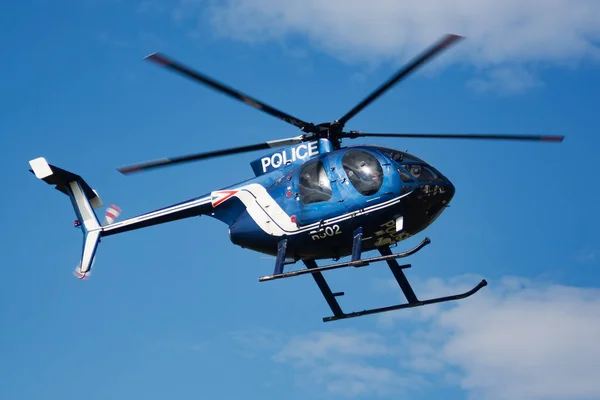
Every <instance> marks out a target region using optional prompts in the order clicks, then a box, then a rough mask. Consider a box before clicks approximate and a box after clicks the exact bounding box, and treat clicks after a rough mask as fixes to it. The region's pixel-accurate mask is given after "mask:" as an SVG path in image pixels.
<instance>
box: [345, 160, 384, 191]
mask: <svg viewBox="0 0 600 400" xmlns="http://www.w3.org/2000/svg"><path fill="white" fill-rule="evenodd" d="M342 166H343V167H344V171H345V172H346V175H348V179H349V180H350V183H352V186H354V188H355V189H356V190H357V191H358V192H359V193H360V194H362V195H363V196H371V195H374V194H375V193H377V192H378V191H379V189H381V186H382V185H383V168H382V167H381V164H380V163H379V161H378V160H377V158H375V156H373V155H371V154H369V153H367V152H365V151H361V150H350V151H349V152H347V153H346V154H344V156H343V157H342Z"/></svg>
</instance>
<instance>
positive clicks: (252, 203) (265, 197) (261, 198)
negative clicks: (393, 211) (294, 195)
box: [226, 183, 411, 236]
mask: <svg viewBox="0 0 600 400" xmlns="http://www.w3.org/2000/svg"><path fill="white" fill-rule="evenodd" d="M234 190H237V191H238V192H237V193H236V194H234V195H233V196H232V197H237V198H238V199H240V201H241V202H242V203H243V204H244V206H245V207H246V210H247V211H248V214H249V215H250V217H251V218H252V220H253V221H254V222H255V223H256V224H257V225H258V226H259V227H260V228H261V229H262V230H263V231H264V232H265V233H267V234H269V235H271V236H283V235H295V234H299V233H303V232H306V231H309V230H311V229H315V228H318V227H319V226H325V225H328V224H331V223H334V222H341V221H344V220H347V219H349V218H354V217H357V216H360V215H363V214H366V213H369V212H373V211H377V210H380V209H383V208H387V207H390V206H392V205H395V204H398V203H399V202H400V200H401V199H402V198H403V197H406V196H407V195H409V194H410V193H411V192H408V193H405V194H403V195H402V196H399V197H396V198H393V199H391V200H388V201H385V202H383V203H380V204H375V205H372V206H369V207H366V208H363V209H361V210H358V211H354V212H350V213H346V214H341V215H338V216H336V217H333V218H330V219H326V220H323V221H319V222H315V223H312V224H310V225H306V226H303V227H302V228H298V226H297V225H296V224H295V223H293V222H292V220H291V217H290V216H289V215H288V214H287V213H286V212H285V211H284V210H283V209H282V208H281V206H280V205H279V204H278V203H277V202H276V201H275V200H274V199H273V197H271V195H270V194H269V193H268V192H267V190H266V189H265V188H264V187H263V186H262V185H260V184H258V183H251V184H249V185H245V186H240V187H238V188H236V189H234ZM228 200H229V199H228ZM228 200H226V201H228Z"/></svg>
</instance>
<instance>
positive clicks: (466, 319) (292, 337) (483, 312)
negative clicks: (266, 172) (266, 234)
mask: <svg viewBox="0 0 600 400" xmlns="http://www.w3.org/2000/svg"><path fill="white" fill-rule="evenodd" d="M413 3H416V2H398V3H397V4H394V3H391V2H383V1H370V2H368V4H366V3H365V2H358V1H351V2H346V3H344V2H342V1H341V0H332V1H330V2H327V3H325V2H319V1H316V0H314V1H313V0H310V1H309V0H307V1H305V2H275V1H274V0H227V1H223V2H215V1H192V0H179V1H164V2H158V1H137V2H136V1H117V0H113V1H94V0H86V1H80V2H76V1H65V2H60V4H56V2H50V1H42V0H39V1H21V2H7V3H6V4H3V5H2V6H1V12H0V32H1V35H0V43H1V48H2V49H3V62H2V64H0V65H1V66H0V71H1V72H2V76H3V77H4V79H2V80H1V81H0V93H2V96H0V110H2V111H0V113H1V114H0V141H1V142H0V143H1V145H2V148H3V149H4V152H3V157H2V159H1V161H0V162H1V163H2V170H3V171H4V172H5V174H4V180H5V182H4V185H3V187H4V191H3V193H4V196H2V197H1V198H0V202H1V205H2V209H4V210H5V212H6V214H5V217H4V221H3V227H4V238H3V240H2V241H1V242H0V243H1V244H0V246H1V252H0V254H1V256H0V257H1V262H0V265H1V266H2V268H1V274H2V275H1V277H0V332H1V335H0V376H1V377H2V378H1V379H0V398H3V399H11V400H12V399H15V400H17V399H39V398H44V399H61V400H66V399H76V398H82V397H85V398H87V399H106V398H111V399H129V398H132V397H136V398H145V399H148V400H150V399H163V398H165V397H169V398H180V399H188V398H189V399H191V398H194V399H197V398H214V399H221V398H222V399H229V398H248V399H255V398H256V399H259V398H260V399H271V398H273V399H275V398H286V399H290V400H293V399H306V398H315V399H339V398H383V399H391V398H398V396H410V398H413V399H438V398H442V397H443V398H446V399H470V398H477V399H492V400H500V399H511V400H515V399H529V400H531V399H534V400H537V399H549V398H552V399H588V398H598V397H600V389H599V386H598V385H597V383H596V379H597V373H594V371H598V370H599V369H600V361H598V360H600V345H598V343H597V337H598V335H600V322H599V320H598V315H600V314H599V313H600V274H599V273H598V266H599V261H598V256H599V253H598V252H599V251H600V240H599V235H598V233H597V230H596V227H597V226H598V223H599V222H600V218H599V217H598V213H597V212H596V208H597V204H598V201H597V197H598V196H599V195H600V189H599V187H598V185H597V184H596V179H597V172H596V159H597V158H596V157H597V152H598V149H599V148H600V147H599V144H600V140H599V139H598V132H597V127H598V123H597V120H598V118H597V110H598V103H599V101H600V97H599V95H598V93H600V72H599V69H598V55H599V54H600V53H599V50H600V49H599V48H598V43H599V41H600V28H598V24H597V21H598V19H599V17H600V6H599V5H598V4H597V2H595V1H592V0H590V1H585V0H578V1H573V0H569V1H567V0H562V1H555V2H552V3H551V4H548V6H547V8H545V9H543V10H540V9H538V7H537V6H536V4H537V2H533V1H507V2H504V3H503V4H502V5H498V4H495V2H491V1H478V2H474V1H473V2H470V1H466V2H462V3H461V4H460V5H455V6H454V7H452V8H451V7H450V6H448V5H447V4H446V3H445V2H442V1H432V2H429V3H427V5H426V6H424V5H415V4H413ZM344 4H345V5H344ZM446 32H453V33H458V34H463V35H465V36H466V37H467V39H466V40H465V41H463V42H461V43H460V44H458V45H457V46H456V47H454V48H453V49H452V50H450V51H449V52H448V53H447V54H445V55H444V56H442V57H440V58H439V59H436V60H435V61H434V62H433V63H432V64H431V65H430V66H429V67H428V68H426V69H424V70H423V71H421V72H419V73H418V74H416V75H414V76H411V77H410V79H407V80H406V81H404V82H403V83H401V84H399V85H398V86H397V87H395V88H394V89H393V90H392V91H390V92H388V93H387V94H386V95H385V96H384V97H382V98H381V99H380V100H378V101H377V102H376V103H374V104H372V105H371V106H369V107H368V108H367V109H366V110H364V111H363V112H362V113H361V114H360V115H359V116H357V117H356V118H355V119H353V120H352V122H351V123H349V124H348V128H349V129H357V130H364V131H372V132H440V133H455V132H476V133H496V132H505V133H540V134H558V135H565V136H566V139H565V141H564V142H563V143H561V144H559V145H556V144H539V143H518V142H514V143H504V142H497V143H481V142H479V143H478V142H465V141H453V142H449V141H436V140H412V141H410V140H386V139H381V140H378V141H376V143H377V144H381V145H385V146H389V147H395V148H398V149H402V150H409V151H410V152H411V153H414V154H416V155H418V156H420V157H422V158H424V159H425V160H427V161H428V162H430V163H431V164H432V165H434V166H435V167H436V168H438V169H440V170H441V171H443V172H444V174H445V175H447V176H448V177H449V178H450V179H451V180H452V181H453V183H454V184H455V185H456V186H457V194H456V196H455V198H454V200H453V203H452V206H451V207H450V208H449V209H448V210H447V211H446V212H445V213H444V214H443V215H442V217H440V219H439V220H438V221H437V222H436V223H435V224H434V225H433V226H432V227H431V228H430V229H429V230H428V231H426V232H425V233H423V234H421V235H419V236H418V237H415V238H412V239H410V240H409V241H407V243H406V244H405V245H404V246H406V247H409V246H412V245H414V244H416V243H417V242H418V241H420V240H421V239H422V238H423V237H424V236H425V235H427V236H429V237H430V238H431V239H432V244H431V245H430V246H428V247H427V248H426V249H425V250H423V251H422V252H421V253H419V254H418V255H416V256H414V257H413V259H412V260H411V262H412V264H413V268H412V269H411V270H409V271H408V272H407V274H408V275H409V279H411V280H412V282H413V283H414V286H415V288H416V290H417V294H419V295H420V296H421V297H426V295H429V294H431V295H438V294H449V293H453V292H455V291H457V290H461V289H463V288H465V287H468V286H472V285H473V284H475V283H476V282H478V280H479V279H480V278H481V277H485V278H486V279H487V280H488V282H489V283H490V284H489V286H488V287H486V288H484V289H483V290H482V291H481V292H480V293H478V294H477V295H476V296H474V297H473V298H470V299H468V300H465V301H463V302H461V303H456V304H452V305H448V306H444V307H428V308H424V309H421V310H411V311H404V312H396V313H387V314H383V315H381V316H369V317H364V318H360V319H351V320H347V321H338V322H332V323H327V324H324V323H322V322H321V318H322V317H323V316H326V315H329V314H328V308H327V305H326V303H325V301H324V300H323V299H322V298H321V297H320V293H319V292H318V289H317V287H316V285H315V284H314V282H313V281H312V280H311V279H310V277H304V278H302V277H300V278H297V279H293V280H291V281H275V282H270V283H259V282H258V280H257V278H258V276H261V275H264V274H267V273H269V272H270V271H272V264H273V260H271V259H268V258H264V257H262V256H261V255H260V254H257V253H252V252H250V251H248V250H243V249H241V248H238V247H235V246H233V245H232V244H231V243H230V242H229V239H228V237H227V227H226V226H225V225H223V224H221V223H220V222H218V221H215V220H212V219H209V218H207V217H201V218H199V219H198V218H195V219H190V220H184V221H179V222H176V223H172V224H166V225H161V226H158V227H153V228H150V229H145V230H141V231H136V232H130V233H126V234H123V235H119V236H115V237H110V238H107V239H106V240H104V241H103V242H102V244H101V245H100V248H99V253H98V258H97V261H96V264H95V269H94V274H93V275H92V277H91V279H90V280H89V281H87V282H82V281H78V280H77V279H75V278H74V277H73V275H71V272H72V270H73V268H74V267H75V265H76V264H77V262H78V257H79V253H80V243H81V242H80V241H81V234H80V232H79V231H78V230H76V229H73V227H72V223H73V219H74V215H73V212H72V209H71V207H70V205H69V203H68V201H67V199H66V198H65V197H64V196H62V195H60V194H59V193H58V192H56V191H54V190H52V189H51V188H50V187H48V186H47V185H45V184H43V183H41V182H40V181H38V180H36V179H35V177H34V176H33V175H32V174H30V173H29V171H28V168H29V165H28V161H29V160H31V159H33V158H36V157H39V156H44V157H46V158H47V159H48V160H49V162H51V163H53V164H55V165H58V166H60V167H62V168H65V169H68V170H71V171H73V172H76V173H78V174H81V175H82V176H83V177H84V178H85V179H86V181H87V182H89V183H90V184H91V185H92V186H93V187H94V188H95V189H96V190H98V191H99V193H100V195H101V197H102V198H103V200H104V202H105V204H111V203H115V204H117V205H119V206H120V207H121V208H122V209H123V214H122V217H121V218H127V217H130V216H133V215H136V214H139V213H142V212H145V211H148V210H150V209H154V208H158V207H162V206H164V205H168V204H170V203H175V202H178V201H181V200H184V199H187V198H191V197H194V196H197V195H200V194H203V193H206V192H208V191H210V190H212V189H216V188H219V187H222V186H226V185H228V184H230V183H233V182H236V181H239V180H242V179H245V178H247V177H250V176H251V175H252V170H251V168H250V166H249V163H250V162H251V161H252V160H254V159H255V158H258V157H259V156H260V155H261V153H260V152H258V153H256V154H247V155H241V156H233V157H227V158H221V159H217V160H212V161H208V162H203V163H198V164H194V165H187V166H183V167H177V168H168V169H164V170H159V171H156V172H151V173H145V174H140V175H134V176H127V177H126V176H122V175H120V174H119V173H118V172H117V171H116V169H115V168H116V167H117V166H120V165H123V164H128V163H132V162H136V161H141V160H146V159H153V158H156V157H163V156H171V155H178V154H186V153H189V152H195V151H204V150H211V149H218V148H223V147H229V146H232V145H243V144H251V143H255V142H260V141H264V140H273V139H278V138H281V137H289V136H295V135H297V134H298V132H297V131H296V130H294V128H293V127H291V126H287V124H284V123H282V122H280V121H278V120H276V119H274V118H270V117H269V116H266V115H263V114H262V113H259V112H256V111H255V110H253V109H251V108H250V107H247V106H245V105H243V104H238V103H237V102H235V101H232V100H230V99H228V98H226V97H224V96H222V95H219V94H216V93H214V92H212V91H210V90H209V89H206V88H204V87H200V86H197V85H195V84H193V83H191V82H189V81H187V80H185V79H183V78H181V77H179V76H176V75H174V74H171V73H169V72H167V71H164V70H161V69H160V68H157V67H156V66H154V65H152V64H151V63H148V62H146V61H143V57H144V56H145V55H147V54H149V53H151V52H154V51H162V52H165V53H166V54H168V55H170V56H172V57H175V58H177V59H179V60H181V61H183V62H185V63H187V64H189V65H192V66H194V67H196V68H197V69H199V70H201V71H203V72H205V73H207V74H209V75H211V76H214V77H215V78H217V79H219V80H221V81H224V82H227V83H228V84H230V85H232V86H234V87H237V88H239V89H240V90H242V91H245V92H247V93H249V94H251V95H253V96H255V97H257V98H259V99H261V100H263V101H265V102H267V103H268V104H272V105H274V106H276V107H278V108H281V109H283V110H285V111H287V112H289V113H291V114H293V115H296V116H298V117H299V118H301V119H304V120H310V121H314V122H322V121H331V120H334V119H336V118H339V117H340V116H341V115H343V114H344V113H345V112H346V111H347V110H348V109H350V108H351V107H352V106H353V105H354V104H356V103H357V102H358V101H359V100H360V99H362V97H363V96H365V95H366V94H367V93H369V92H370V91H371V90H373V88H374V87H376V86H377V85H379V84H380V83H381V82H382V81H383V80H384V79H386V78H387V77H388V76H389V75H391V74H392V73H393V72H394V71H395V69H396V68H397V67H398V66H399V65H400V64H401V63H402V62H403V61H406V60H407V59H408V58H409V57H412V56H413V55H415V54H416V53H417V52H418V51H420V50H421V49H422V48H423V47H425V46H427V45H428V44H429V43H431V42H433V41H434V40H436V39H437V38H438V37H440V36H441V35H443V34H444V33H446ZM351 143H352V144H354V143H366V141H359V140H357V141H353V142H351ZM326 277H327V278H328V280H329V282H330V284H331V286H332V288H333V289H334V290H336V291H337V290H340V291H342V290H343V291H345V292H346V296H345V298H343V302H342V307H343V308H344V309H346V310H348V311H350V310H352V309H360V308H364V307H370V306H382V305H388V304H392V303H393V302H395V301H398V300H399V299H400V294H399V293H398V291H397V290H395V289H394V287H393V286H391V285H390V278H391V276H390V275H389V271H386V270H385V269H384V268H383V267H378V266H373V267H370V268H368V269H361V270H353V271H339V272H336V273H329V274H327V276H326Z"/></svg>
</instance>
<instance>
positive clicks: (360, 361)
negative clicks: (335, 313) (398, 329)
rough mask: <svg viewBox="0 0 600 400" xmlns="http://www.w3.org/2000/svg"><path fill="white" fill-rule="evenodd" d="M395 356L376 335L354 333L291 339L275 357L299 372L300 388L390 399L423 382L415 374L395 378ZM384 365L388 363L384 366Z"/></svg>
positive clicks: (340, 332) (384, 341)
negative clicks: (390, 362) (389, 397)
mask: <svg viewBox="0 0 600 400" xmlns="http://www.w3.org/2000/svg"><path fill="white" fill-rule="evenodd" d="M396 356H397V353H396V351H395V349H394V347H393V346H390V345H389V344H388V343H387V338H386V337H385V336H383V335H380V334H378V333H368V332H359V331H353V330H347V331H336V332H326V331H324V332H313V333H310V334H308V335H302V336H297V337H293V338H292V339H291V340H289V342H287V343H286V344H285V345H284V346H283V347H282V348H281V349H280V351H278V352H277V353H276V354H275V355H274V356H273V360H274V361H276V362H278V363H288V364H291V365H292V366H294V367H295V368H296V369H297V370H298V371H299V375H298V379H297V381H298V382H299V385H300V386H301V387H303V388H305V389H314V388H315V386H317V387H318V388H319V390H320V389H321V388H323V389H324V390H325V391H326V392H327V393H328V394H331V395H334V396H344V397H357V396H363V395H364V396H366V397H369V396H373V395H376V396H393V395H394V394H398V393H399V392H402V391H405V390H407V389H408V388H410V387H418V386H421V385H423V384H424V383H425V380H424V379H423V378H422V377H420V376H418V375H414V374H410V373H409V374H406V373H404V374H398V373H397V372H396V371H394V369H393V368H390V366H389V365H387V364H389V361H390V360H392V364H391V365H392V367H393V366H395V362H394V361H395V357H396ZM386 361H387V363H386Z"/></svg>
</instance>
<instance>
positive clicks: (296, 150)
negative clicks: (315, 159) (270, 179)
mask: <svg viewBox="0 0 600 400" xmlns="http://www.w3.org/2000/svg"><path fill="white" fill-rule="evenodd" d="M290 153H291V154H290ZM318 153H319V148H318V145H317V142H309V143H308V144H306V143H302V144H300V145H298V146H296V147H291V148H289V149H286V150H283V151H281V152H280V153H273V154H272V155H271V156H268V157H264V158H261V159H260V162H261V164H262V169H263V172H267V167H269V166H271V167H273V168H275V169H277V168H280V167H281V166H283V165H288V164H290V163H293V162H296V161H297V160H304V159H305V158H307V157H312V156H314V155H315V154H318Z"/></svg>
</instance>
